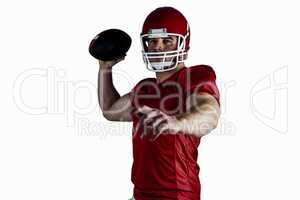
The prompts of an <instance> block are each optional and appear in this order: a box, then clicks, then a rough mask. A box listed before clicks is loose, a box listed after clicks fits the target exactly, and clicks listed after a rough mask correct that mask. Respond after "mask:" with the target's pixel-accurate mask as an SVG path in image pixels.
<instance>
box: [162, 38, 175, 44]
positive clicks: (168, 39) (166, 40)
mask: <svg viewBox="0 0 300 200" xmlns="http://www.w3.org/2000/svg"><path fill="white" fill-rule="evenodd" d="M164 44H166V45H168V46H169V45H172V44H173V39H171V38H167V39H164Z"/></svg>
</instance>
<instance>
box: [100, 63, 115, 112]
mask: <svg viewBox="0 0 300 200" xmlns="http://www.w3.org/2000/svg"><path fill="white" fill-rule="evenodd" d="M119 98H120V94H119V93H118V91H117V90H116V88H115V87H114V85H113V80H112V71H111V69H103V68H101V67H100V68H99V72H98V100H99V105H100V108H101V109H102V112H103V114H105V112H107V111H109V108H110V107H111V106H112V105H113V104H114V102H116V101H117V100H118V99H119Z"/></svg>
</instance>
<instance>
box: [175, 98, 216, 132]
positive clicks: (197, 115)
mask: <svg viewBox="0 0 300 200" xmlns="http://www.w3.org/2000/svg"><path fill="white" fill-rule="evenodd" d="M219 116H220V108H219V104H218V103H217V102H216V101H215V100H214V99H201V102H198V103H196V104H194V105H193V106H191V107H190V108H189V109H188V110H187V112H185V113H183V114H181V115H177V116H176V118H177V120H178V121H179V128H180V130H181V131H182V132H183V133H186V134H190V135H194V136H197V137H201V136H204V135H206V134H208V133H210V132H211V131H212V130H213V129H215V128H216V127H217V124H218V119H219Z"/></svg>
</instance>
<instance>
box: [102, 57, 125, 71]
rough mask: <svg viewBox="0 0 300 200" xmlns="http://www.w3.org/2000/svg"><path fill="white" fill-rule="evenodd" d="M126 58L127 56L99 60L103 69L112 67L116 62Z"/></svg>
mask: <svg viewBox="0 0 300 200" xmlns="http://www.w3.org/2000/svg"><path fill="white" fill-rule="evenodd" d="M124 59H125V57H122V58H118V59H113V60H109V61H104V60H99V66H100V68H101V69H111V68H112V67H113V66H114V65H115V64H117V63H118V62H120V61H122V60H124Z"/></svg>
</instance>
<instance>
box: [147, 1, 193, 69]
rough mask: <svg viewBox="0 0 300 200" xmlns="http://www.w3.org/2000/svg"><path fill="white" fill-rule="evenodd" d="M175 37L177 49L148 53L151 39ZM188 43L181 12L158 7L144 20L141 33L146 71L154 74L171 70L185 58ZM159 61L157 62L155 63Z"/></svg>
mask: <svg viewBox="0 0 300 200" xmlns="http://www.w3.org/2000/svg"><path fill="white" fill-rule="evenodd" d="M170 36H176V38H177V49H176V50H173V51H164V52H149V51H148V41H149V39H151V38H164V37H170ZM189 42H190V28H189V25H188V22H187V20H186V18H185V17H184V16H183V14H182V13H181V12H179V11H178V10H176V9H175V8H172V7H160V8H157V9H155V10H154V11H152V12H151V13H150V14H149V15H148V16H147V18H146V20H145V22H144V25H143V30H142V33H141V43H142V48H143V50H142V54H143V60H144V62H145V64H146V66H147V69H149V70H151V71H155V72H162V71H168V70H172V69H174V68H176V67H177V65H178V63H182V62H184V60H185V59H186V58H187V52H188V50H189ZM157 60H159V62H157Z"/></svg>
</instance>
